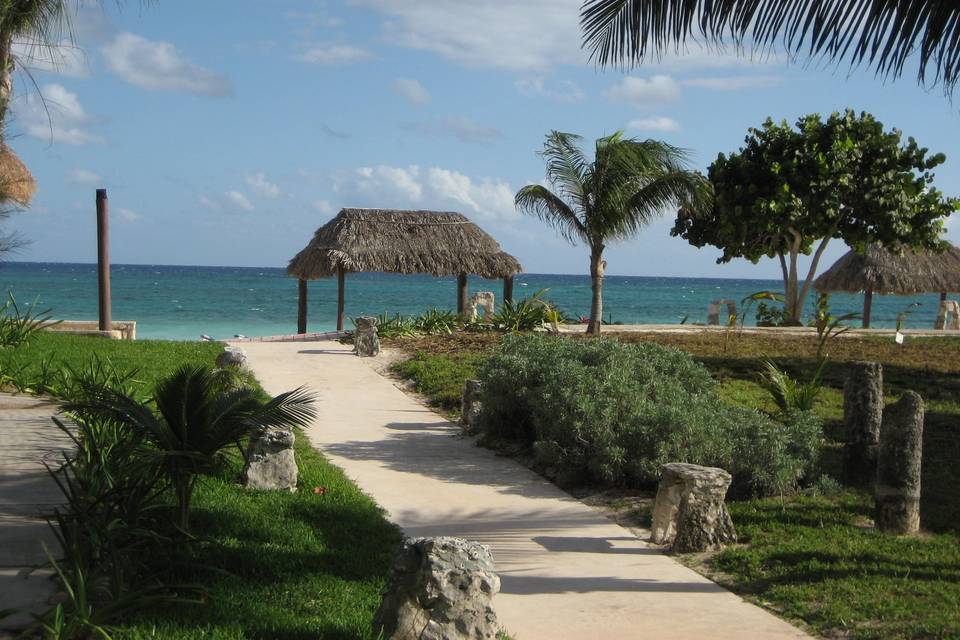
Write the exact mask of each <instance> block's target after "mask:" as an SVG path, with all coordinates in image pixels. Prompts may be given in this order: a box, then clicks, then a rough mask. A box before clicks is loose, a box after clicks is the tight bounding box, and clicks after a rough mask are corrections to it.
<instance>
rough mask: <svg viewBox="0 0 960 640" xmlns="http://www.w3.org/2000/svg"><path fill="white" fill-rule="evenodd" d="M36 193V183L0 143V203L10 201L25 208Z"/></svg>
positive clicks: (22, 165) (11, 153)
mask: <svg viewBox="0 0 960 640" xmlns="http://www.w3.org/2000/svg"><path fill="white" fill-rule="evenodd" d="M36 192H37V183H36V181H35V180H34V179H33V175H32V174H31V173H30V170H29V169H27V167H26V165H24V164H23V162H21V161H20V158H18V157H17V154H15V153H14V152H13V150H11V149H10V147H8V146H6V145H5V144H3V143H0V201H3V200H12V201H14V202H16V203H17V204H20V205H23V206H27V205H28V204H30V201H31V200H33V194H34V193H36Z"/></svg>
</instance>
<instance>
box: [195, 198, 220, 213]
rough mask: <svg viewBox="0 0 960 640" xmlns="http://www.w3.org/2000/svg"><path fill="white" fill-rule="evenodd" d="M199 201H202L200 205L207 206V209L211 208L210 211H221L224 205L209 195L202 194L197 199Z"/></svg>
mask: <svg viewBox="0 0 960 640" xmlns="http://www.w3.org/2000/svg"><path fill="white" fill-rule="evenodd" d="M197 202H199V203H200V206H202V207H204V208H206V209H209V210H210V211H213V212H215V213H220V211H221V210H222V207H221V206H220V203H218V202H215V201H213V200H211V199H210V198H208V197H207V196H200V197H199V198H198V199H197Z"/></svg>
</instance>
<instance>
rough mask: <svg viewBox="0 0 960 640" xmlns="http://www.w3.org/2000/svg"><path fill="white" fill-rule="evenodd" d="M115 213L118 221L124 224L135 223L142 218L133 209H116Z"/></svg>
mask: <svg viewBox="0 0 960 640" xmlns="http://www.w3.org/2000/svg"><path fill="white" fill-rule="evenodd" d="M116 213H117V215H118V216H120V219H121V220H123V221H125V222H136V221H137V220H139V219H140V218H142V217H143V216H141V215H140V214H139V213H138V212H136V211H134V210H133V209H125V208H123V207H118V208H117V209H116Z"/></svg>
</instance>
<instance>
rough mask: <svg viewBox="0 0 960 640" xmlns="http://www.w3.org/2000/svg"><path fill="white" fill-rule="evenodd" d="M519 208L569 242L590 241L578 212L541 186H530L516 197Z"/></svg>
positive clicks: (524, 188) (515, 200) (515, 201)
mask: <svg viewBox="0 0 960 640" xmlns="http://www.w3.org/2000/svg"><path fill="white" fill-rule="evenodd" d="M514 203H515V204H516V206H517V208H518V209H520V210H521V211H523V212H524V213H528V214H531V215H534V216H536V217H538V218H540V219H541V220H543V221H544V222H546V223H547V224H549V225H551V226H552V227H554V228H555V229H556V230H557V231H559V232H560V235H562V236H563V237H564V238H565V239H566V240H567V241H568V242H570V243H571V244H575V243H576V241H577V240H581V241H583V242H587V241H588V232H587V228H586V227H585V226H584V223H583V221H582V220H581V219H580V218H579V217H578V216H577V214H576V212H575V211H574V210H573V209H572V208H571V207H570V206H569V205H568V204H567V203H566V202H564V201H563V200H561V199H560V197H559V196H557V195H556V194H554V193H553V192H552V191H550V190H549V189H547V188H546V187H544V186H543V185H539V184H530V185H527V186H525V187H523V188H522V189H520V191H518V192H517V195H516V196H515V197H514Z"/></svg>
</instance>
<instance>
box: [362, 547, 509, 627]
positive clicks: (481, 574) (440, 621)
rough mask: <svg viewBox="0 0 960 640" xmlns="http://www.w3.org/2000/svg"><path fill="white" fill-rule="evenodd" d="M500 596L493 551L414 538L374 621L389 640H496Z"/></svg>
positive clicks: (389, 580)
mask: <svg viewBox="0 0 960 640" xmlns="http://www.w3.org/2000/svg"><path fill="white" fill-rule="evenodd" d="M498 591H500V578H498V577H497V574H496V573H495V570H494V564H493V556H491V554H490V549H489V548H488V547H486V546H484V545H482V544H480V543H477V542H471V541H469V540H462V539H460V538H448V537H439V538H414V539H412V540H407V541H405V542H404V544H403V547H402V548H401V549H400V552H399V553H398V554H397V557H396V558H395V559H394V562H393V566H392V567H391V569H390V575H389V577H388V578H387V587H386V589H385V590H384V592H383V599H382V600H381V602H380V608H379V609H378V610H377V613H376V616H375V617H374V631H375V632H379V633H382V637H383V638H384V640H495V639H496V637H497V634H498V633H499V631H500V627H499V624H498V622H497V614H496V613H495V612H494V610H493V604H492V599H493V596H494V595H496V594H497V592H498Z"/></svg>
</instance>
